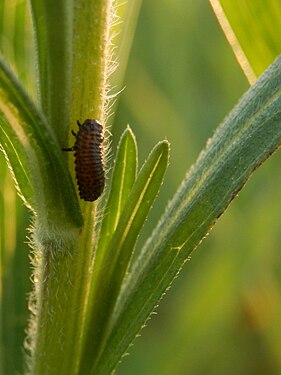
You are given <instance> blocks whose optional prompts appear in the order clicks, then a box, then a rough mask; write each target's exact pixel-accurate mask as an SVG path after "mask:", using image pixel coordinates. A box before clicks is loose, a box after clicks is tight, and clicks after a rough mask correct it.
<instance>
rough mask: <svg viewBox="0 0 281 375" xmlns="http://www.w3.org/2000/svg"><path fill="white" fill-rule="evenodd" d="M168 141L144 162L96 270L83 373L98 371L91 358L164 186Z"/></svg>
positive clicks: (103, 335) (98, 347)
mask: <svg viewBox="0 0 281 375" xmlns="http://www.w3.org/2000/svg"><path fill="white" fill-rule="evenodd" d="M168 157H169V144H168V142H167V141H163V142H160V143H159V144H158V145H156V146H155V148H154V149H153V150H152V152H151V154H150V155H149V157H148V159H147V161H146V162H145V164H144V165H143V167H142V169H141V171H140V173H139V175H138V177H137V179H136V182H135V184H134V185H133V188H132V190H131V193H130V194H129V196H128V199H127V201H126V203H125V206H124V209H123V212H122V214H121V216H120V219H119V222H118V226H117V228H116V231H115V233H114V235H113V236H112V239H111V241H110V243H109V245H108V248H107V249H106V253H105V254H104V257H103V261H102V264H101V265H100V267H99V269H98V270H95V269H94V272H93V274H94V278H93V288H92V291H91V294H90V301H91V304H92V309H90V313H89V314H90V315H89V317H88V322H87V324H86V327H87V336H86V342H85V349H84V353H83V356H82V361H81V368H80V372H79V373H80V374H85V373H88V372H89V370H90V369H91V371H92V372H91V373H93V374H94V373H95V366H93V362H92V358H96V356H97V355H98V354H99V353H100V351H101V350H102V347H103V345H104V343H105V340H106V335H107V328H108V325H109V324H110V321H111V319H112V310H113V308H114V305H115V302H116V299H117V296H118V293H119V291H120V287H121V284H122V282H123V278H124V275H125V272H126V270H127V268H128V264H129V261H130V259H131V256H132V253H133V250H134V247H135V243H136V241H137V238H138V235H139V232H140V230H141V228H142V226H143V224H144V222H145V220H146V217H147V215H148V212H149V210H150V208H151V206H152V204H153V202H154V200H155V198H156V195H157V193H158V191H159V188H160V186H161V185H162V182H163V178H164V174H165V171H166V169H167V165H168Z"/></svg>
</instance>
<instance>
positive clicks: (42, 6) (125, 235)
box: [0, 0, 281, 375]
mask: <svg viewBox="0 0 281 375" xmlns="http://www.w3.org/2000/svg"><path fill="white" fill-rule="evenodd" d="M116 5H118V4H116V3H115V6H116ZM139 5H140V2H135V4H134V6H132V4H130V5H128V6H126V5H122V6H121V8H119V9H118V14H119V16H122V14H128V15H131V19H129V20H128V19H127V20H126V22H125V23H124V26H123V27H122V26H121V25H120V24H118V23H114V20H115V18H114V17H115V15H114V12H115V9H114V8H113V6H112V2H111V1H106V0H92V1H89V2H86V3H85V2H84V1H82V0H81V1H79V0H78V1H76V2H75V3H74V5H73V7H72V6H69V2H66V1H64V0H60V1H59V2H56V4H55V6H54V5H53V6H50V4H49V2H47V1H46V0H38V1H31V7H32V13H33V17H34V22H33V24H34V32H35V38H34V39H35V45H36V51H38V69H37V72H38V81H39V87H38V89H39V91H38V94H37V98H38V99H37V100H34V99H32V97H34V95H33V94H32V93H33V90H32V85H31V86H28V84H26V85H25V88H23V86H22V85H21V84H20V83H19V79H21V80H22V82H24V84H25V78H22V77H24V73H23V71H21V70H20V69H18V68H17V63H15V67H16V69H15V71H17V73H18V77H19V78H16V76H15V73H14V72H12V71H11V70H10V69H8V68H7V64H6V63H4V62H2V63H1V65H0V93H1V98H0V110H1V116H0V120H1V121H0V125H1V126H0V130H1V133H0V140H1V147H2V148H3V151H4V153H5V155H6V158H7V159H8V162H9V165H10V168H11V169H12V171H13V174H14V178H15V180H16V183H17V187H18V190H19V191H20V195H21V197H22V198H23V201H24V203H25V204H26V205H27V206H28V207H29V208H31V209H32V213H33V215H34V219H33V222H34V227H33V229H32V230H33V233H32V239H31V241H32V246H33V257H32V262H33V266H34V276H33V280H34V291H33V294H32V297H31V300H30V306H31V310H32V316H31V320H30V325H29V331H28V338H27V347H28V349H29V351H30V356H29V358H28V370H29V373H30V374H34V375H35V374H36V375H37V374H46V375H47V374H51V375H56V374H57V375H62V374H67V375H71V374H73V375H74V374H75V375H77V374H81V375H82V374H83V375H84V374H92V375H98V374H101V375H106V374H110V373H112V371H113V370H114V369H115V367H116V365H117V363H118V362H119V361H120V359H121V357H122V356H123V355H124V354H125V353H126V351H127V349H128V346H129V345H130V344H131V343H132V342H133V340H134V338H135V337H136V336H137V334H138V333H139V331H140V330H141V328H142V327H143V325H144V324H145V322H146V321H147V319H148V318H149V316H150V315H151V313H152V312H153V311H154V309H155V307H156V306H157V305H158V303H159V300H160V299H161V298H162V296H163V294H164V293H165V291H166V290H167V288H168V287H169V286H170V284H171V282H172V281H173V280H174V278H175V276H176V275H177V274H178V272H179V270H180V269H181V268H182V266H183V264H184V263H185V262H186V260H188V259H189V256H190V254H191V252H192V251H193V250H194V249H195V248H196V247H197V245H198V244H199V243H200V242H201V241H202V239H203V238H204V237H205V236H206V235H207V234H208V232H209V230H210V228H211V227H212V226H213V225H214V224H215V222H216V221H217V218H218V217H219V216H220V215H221V214H222V213H223V212H224V210H225V209H226V208H227V207H228V205H229V203H230V202H231V201H232V199H233V198H234V197H235V196H236V195H237V193H238V191H240V190H241V188H242V187H243V186H244V184H245V182H246V181H247V179H248V178H249V177H250V175H251V174H252V172H253V171H254V170H256V169H257V167H259V166H260V164H261V163H262V162H263V161H264V160H265V159H266V158H268V157H269V156H270V155H271V154H272V153H273V152H274V151H275V150H276V149H277V148H278V147H279V145H280V144H281V131H280V129H281V127H280V124H281V110H280V108H281V106H280V104H281V103H280V101H281V89H280V88H281V58H278V59H277V60H276V61H275V62H274V64H272V66H271V67H270V68H269V69H268V70H267V71H266V72H265V73H264V74H263V75H262V76H261V77H260V78H259V80H258V81H257V82H256V84H255V85H254V86H253V87H251V88H250V89H249V91H248V92H247V93H246V94H245V95H244V96H243V98H242V99H241V100H240V102H239V103H238V105H237V106H236V107H235V108H234V110H233V111H231V113H230V115H229V116H228V117H227V118H226V120H225V121H224V122H223V123H222V125H221V126H219V127H218V129H217V131H216V132H215V134H214V136H213V137H212V138H211V139H210V140H209V141H208V143H207V146H206V148H205V150H204V151H202V152H201V154H200V156H199V158H198V160H197V162H196V163H195V164H194V166H193V167H192V168H191V170H190V172H188V174H187V175H186V178H185V179H184V181H183V183H182V184H181V186H180V188H179V190H178V192H177V193H176V194H175V195H174V198H173V199H172V200H171V202H170V203H169V205H168V207H167V208H166V211H165V213H164V215H163V216H162V218H161V219H160V221H159V224H158V225H157V226H155V228H154V230H153V233H152V235H151V236H148V235H146V232H144V233H145V237H146V241H145V244H144V245H142V241H143V239H141V241H140V244H139V245H137V241H138V238H139V236H140V233H141V231H142V228H143V226H144V223H145V221H146V219H147V217H148V213H149V211H150V209H151V207H152V205H153V204H154V201H155V198H156V196H157V194H158V192H159V189H160V187H161V185H162V182H163V178H164V175H165V173H166V169H167V165H168V160H169V143H168V142H167V141H162V142H159V143H157V145H156V146H155V147H154V148H153V150H152V151H151V152H150V154H149V156H148V158H147V160H146V161H145V162H144V163H143V165H142V167H141V169H140V171H139V172H138V150H137V142H136V139H135V136H134V134H133V132H132V130H131V129H130V128H129V127H127V129H126V130H125V132H124V133H123V134H122V136H121V138H120V141H119V145H118V148H117V152H116V155H115V161H114V166H113V170H112V173H111V176H110V183H109V184H108V187H107V189H106V192H105V193H104V195H103V197H102V198H101V199H100V201H99V204H96V203H94V204H91V203H85V202H78V200H77V197H76V193H75V189H74V187H73V182H72V179H71V174H72V173H73V172H72V171H73V159H72V158H71V157H70V160H69V166H70V171H71V173H69V171H68V168H67V163H66V158H67V156H68V155H63V153H62V151H61V147H65V146H66V137H67V134H68V133H69V131H70V129H72V128H73V125H74V124H75V121H76V120H77V119H79V120H80V121H83V119H85V118H98V119H99V120H101V121H102V122H103V123H104V122H105V121H106V119H107V116H108V111H109V103H108V92H109V86H108V85H109V82H110V81H109V76H110V74H111V73H112V71H113V68H114V65H115V64H114V61H113V60H114V59H113V58H112V53H113V51H112V48H111V42H112V40H113V39H112V33H113V32H114V33H115V32H118V30H119V31H120V32H121V34H120V37H115V39H114V40H115V41H118V43H120V47H119V49H118V55H119V56H123V61H121V63H123V64H124V65H123V66H125V65H126V58H127V56H128V46H127V45H129V44H130V40H131V38H132V36H131V35H130V37H129V38H128V37H127V36H126V33H125V31H126V30H133V29H134V22H135V15H136V14H137V13H138V9H139ZM149 6H150V7H154V5H153V4H150V5H149ZM4 9H5V6H0V12H1V14H4V13H5V12H4ZM55 9H56V11H54V10H55ZM15 10H16V11H15V14H16V16H14V19H15V20H18V25H17V27H15V28H14V29H15V33H14V35H15V38H14V43H13V45H14V46H15V47H14V48H15V50H16V51H17V53H18V54H19V55H20V56H25V54H26V50H24V52H22V53H21V52H20V51H19V49H18V47H17V46H22V43H20V40H21V38H20V25H22V27H23V28H24V27H25V26H26V24H27V20H28V19H29V22H30V18H29V14H28V12H27V13H26V11H27V10H26V8H25V6H23V3H21V2H20V1H19V2H18V6H17V7H16V9H15ZM172 10H173V11H172ZM177 11H179V12H181V8H180V6H179V4H177V5H173V6H171V11H170V12H167V14H168V13H169V14H168V19H169V20H172V19H173V16H176V12H177ZM173 12H174V13H173ZM152 13H153V12H152ZM152 13H151V12H150V13H149V14H152ZM93 15H94V16H93ZM42 19H43V20H44V22H42ZM175 19H178V17H175ZM93 20H94V21H95V22H93ZM1 22H2V23H1ZM1 22H0V29H1V30H4V29H5V27H4V26H5V25H3V17H2V19H1ZM145 27H147V24H146V23H145ZM111 28H112V30H111ZM110 30H111V31H110ZM143 31H144V32H143V34H142V37H144V38H145V31H146V32H147V35H148V38H149V39H150V38H152V37H154V36H155V35H156V34H157V33H151V30H149V29H148V28H147V30H146V28H144V29H143ZM3 33H4V31H3ZM157 35H158V34H157ZM180 35H181V34H180V33H178V34H177V38H176V39H177V40H178V38H179V36H180ZM167 37H168V36H167ZM124 40H127V42H126V43H124ZM163 40H165V42H164V44H163V46H164V51H165V54H166V53H167V51H166V48H167V38H164V39H163ZM175 45H176V43H175ZM126 46H127V47H126ZM156 46H157V48H158V54H159V56H161V46H160V44H156ZM126 48H127V49H126ZM1 49H2V51H3V52H4V48H3V46H2V47H1ZM139 51H141V53H142V52H143V51H142V49H139ZM3 55H4V56H5V58H6V60H7V61H11V60H12V59H11V58H10V57H8V55H7V54H5V53H3ZM170 56H172V54H171V55H170ZM15 61H17V62H19V57H17V54H15ZM22 61H23V62H24V64H25V61H26V60H25V58H23V60H22ZM182 61H184V60H182ZM58 65H59V66H58ZM195 65H196V64H195ZM26 66H28V64H27V65H26ZM138 72H141V73H142V74H135V75H134V79H136V80H138V84H139V85H140V86H139V87H141V88H142V87H145V86H142V85H144V84H145V83H146V84H147V82H149V79H148V76H147V75H146V73H145V72H144V71H142V70H141V69H140V70H139V71H138ZM157 72H158V73H159V75H161V69H158V68H157ZM33 74H34V71H32V69H31V70H30V72H29V77H32V75H33ZM122 76H123V71H122V69H121V73H120V76H118V75H115V76H113V78H112V80H111V82H115V84H117V86H118V88H119V87H120V85H121V82H122ZM169 78H170V77H167V75H166V77H165V79H166V82H168V79H169ZM175 80H176V77H175V76H174V77H173V78H171V85H173V84H174V81H175ZM163 82H164V80H163ZM150 83H151V82H150ZM184 86H185V85H184ZM58 87H59V90H58V89H57V88H58ZM147 87H148V88H149V89H148V90H146V91H141V90H139V93H137V94H138V95H140V94H141V96H140V97H139V98H138V97H137V94H136V95H133V100H132V98H131V97H130V89H128V90H127V92H129V95H128V94H127V95H128V97H129V98H128V99H127V100H129V103H130V104H131V106H130V108H132V110H135V113H136V114H139V116H140V117H139V118H141V119H142V120H145V119H148V118H149V113H152V112H149V111H148V108H145V109H144V110H143V109H142V105H143V103H147V104H148V107H150V109H151V110H152V108H153V107H155V109H156V108H157V110H156V112H157V113H156V115H155V118H153V122H152V124H153V126H155V128H156V127H157V126H158V124H160V125H161V126H162V125H163V127H164V126H165V123H167V118H168V119H170V120H169V121H168V126H167V129H168V128H169V129H171V130H172V131H173V133H177V132H176V131H175V129H176V128H174V126H175V123H176V122H177V120H178V118H177V116H174V113H175V112H174V111H173V109H172V108H171V107H172V106H171V105H170V103H169V101H168V100H163V97H162V96H161V92H160V90H158V91H157V90H156V89H155V86H153V85H150V86H149V85H148V86H147ZM148 94H149V95H148ZM180 95H181V100H183V102H182V103H184V104H185V100H186V99H185V94H184V92H183V93H181V94H180ZM202 95H204V94H202ZM208 95H209V92H208ZM208 99H209V97H208ZM206 106H208V104H207V101H206ZM137 107H138V108H137ZM118 120H119V119H118V118H117V122H116V123H118ZM143 122H144V123H145V121H143ZM184 122H186V119H184ZM133 123H134V122H133ZM123 127H124V126H123V124H122V128H123ZM163 129H164V128H163ZM163 129H162V130H163ZM158 132H159V130H157V133H158ZM113 134H114V139H113V140H114V142H116V136H115V133H114V132H113ZM157 136H158V135H157ZM180 138H181V137H180V136H179V144H181V145H182V146H184V147H183V148H178V147H177V148H178V149H180V150H184V152H186V149H187V146H186V144H185V138H183V137H182V139H180ZM140 140H141V137H140ZM181 142H182V143H181ZM140 144H141V147H139V151H140V153H143V152H144V151H143V144H142V143H140ZM145 146H147V145H145ZM177 151H178V150H176V152H177ZM181 152H182V151H181ZM181 158H182V155H181ZM108 165H110V164H109V161H107V166H108ZM5 176H6V174H5V173H4V172H2V171H1V174H0V177H1V178H6V177H5ZM5 191H7V189H6V190H5V189H2V190H1V196H0V197H1V201H0V203H1V205H0V208H1V215H2V217H1V219H2V218H3V219H4V218H5V220H7V216H8V215H7V207H9V206H8V205H7V197H6V194H5ZM156 204H157V203H156ZM158 216H159V215H158ZM2 222H3V221H1V223H2ZM151 227H152V225H151ZM0 228H1V252H3V253H4V254H6V253H5V249H6V248H7V249H10V247H9V246H8V244H9V242H8V240H7V239H8V237H9V232H8V231H7V227H5V226H3V225H1V227H0ZM2 233H3V234H4V235H5V237H4V236H3V237H2ZM14 250H15V247H13V251H14ZM25 260H26V259H25ZM1 263H2V264H1V266H2V268H5V272H7V274H5V277H3V280H4V282H5V285H4V286H5V288H7V286H6V285H7V283H8V280H12V278H11V277H9V276H10V275H12V273H13V272H15V269H14V268H12V267H10V266H11V265H12V266H13V261H12V258H11V259H10V258H9V257H7V255H5V257H4V258H3V260H1ZM17 264H18V263H16V262H15V263H14V266H16V265H17ZM225 268H226V269H225ZM211 269H212V270H213V273H214V275H215V276H216V277H215V276H214V279H213V280H214V282H213V284H214V285H215V286H217V285H218V280H219V279H218V274H219V275H221V274H222V275H224V277H227V276H226V275H227V272H226V271H227V270H228V271H229V272H231V266H230V264H229V265H228V267H225V264H223V263H220V262H216V264H215V263H213V264H212V266H211ZM204 270H205V274H207V270H208V267H207V266H205V268H204ZM234 274H235V272H234ZM7 275H8V277H7ZM201 279H202V278H201ZM229 279H230V277H229ZM197 281H198V282H197V283H196V284H195V285H200V283H199V280H197ZM195 285H193V283H192V286H193V288H195V290H196V286H195ZM225 290H226V288H225V289H224V291H225ZM19 291H21V288H19V289H18V292H19ZM195 294H196V293H195ZM224 297H225V299H227V294H226V293H224ZM194 300H195V302H197V305H196V303H195V304H194V306H193V307H192V311H197V315H198V316H199V318H198V320H196V319H195V322H196V324H195V326H198V325H199V326H200V325H201V324H203V326H204V327H205V329H206V331H208V327H210V325H208V322H209V320H208V319H207V318H206V317H205V315H204V314H202V311H203V312H204V313H205V311H206V310H207V309H208V304H206V305H204V301H203V299H202V298H200V293H199V295H198V293H197V300H198V301H196V298H195V297H194V298H193V301H194ZM7 301H8V302H9V301H12V298H11V297H10V296H9V294H8V293H7V292H5V293H4V294H3V302H7ZM198 306H199V307H198ZM196 308H197V310H196ZM1 310H2V311H1V313H2V314H3V312H4V313H5V316H7V313H8V312H9V306H5V307H4V308H3V307H2V306H1ZM177 310H181V309H177ZM207 311H208V310H207ZM194 314H195V313H194ZM3 315H4V314H3ZM203 315H204V316H203ZM207 315H211V313H210V312H209V311H208V314H207ZM219 317H220V319H221V320H220V322H221V325H222V326H223V317H224V315H223V313H221V314H220V315H219ZM183 320H184V319H183ZM175 321H176V320H175ZM190 321H192V316H191V317H190ZM205 321H206V323H205ZM3 322H4V324H6V325H7V327H10V326H11V323H10V322H9V320H8V319H5V320H3ZM204 323H205V325H204ZM184 326H185V324H183V321H181V327H184ZM7 327H5V328H4V331H3V332H4V334H3V339H4V341H5V343H8V347H7V348H5V352H4V357H3V361H1V365H2V366H3V371H4V372H5V373H6V374H7V375H8V374H9V375H10V374H13V373H15V372H16V371H17V372H19V371H21V369H20V365H19V363H20V359H19V353H17V354H16V356H17V360H16V363H17V364H16V365H15V367H13V365H11V364H10V363H9V356H8V355H7V353H8V351H9V354H10V353H12V352H13V346H14V345H15V343H14V341H13V340H8V339H7V332H8V330H7ZM272 331H273V330H272ZM208 332H210V331H208ZM171 336H172V335H171ZM175 337H176V335H175ZM194 337H195V338H196V337H197V336H196V335H195V336H194ZM194 337H193V338H194ZM176 340H178V338H177V337H176V338H175V339H174V342H175V341H176ZM206 342H207V341H206ZM5 343H4V344H5ZM159 344H160V345H159V346H161V345H162V346H164V342H161V343H159ZM187 347H189V349H188V350H189V354H190V355H191V353H192V345H189V346H188V344H187ZM276 347H277V346H276ZM164 351H165V348H164ZM0 352H1V353H2V352H3V351H0ZM199 354H200V351H199ZM201 354H202V357H203V356H204V353H201ZM10 355H11V354H10ZM196 355H197V357H198V353H193V354H192V355H191V358H193V361H194V363H195V359H194V358H196ZM277 357H278V356H277ZM191 358H190V360H189V362H190V363H191V362H192V361H191ZM1 360H2V358H1ZM167 360H168V361H169V366H168V367H167V366H166V367H165V365H164V364H162V365H161V363H165V360H162V361H161V360H160V363H158V373H159V374H160V373H161V375H163V374H165V373H167V374H171V373H173V374H177V373H181V370H180V365H178V363H180V362H178V363H176V361H173V360H172V358H171V355H167ZM155 363H156V361H155ZM198 363H199V365H200V366H201V368H202V366H203V363H205V362H204V361H203V362H202V361H199V362H198ZM206 363H207V362H206ZM200 366H199V367H200ZM206 366H207V368H208V365H206ZM137 368H138V370H140V371H142V366H137ZM194 368H196V366H195V365H194ZM149 369H150V370H151V368H150V367H149ZM0 370H2V368H0ZM135 370H136V371H137V369H136V368H135ZM135 370H133V371H131V373H132V372H133V373H135ZM150 370H149V371H150ZM143 371H144V372H143V373H148V371H147V370H143ZM150 372H151V371H150ZM152 372H153V373H155V374H156V373H157V367H156V370H155V371H152ZM198 372H200V370H198ZM184 373H185V371H184ZM191 373H196V371H192V372H191Z"/></svg>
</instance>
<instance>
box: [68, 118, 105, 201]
mask: <svg viewBox="0 0 281 375" xmlns="http://www.w3.org/2000/svg"><path fill="white" fill-rule="evenodd" d="M77 124H78V126H79V130H78V132H77V134H76V133H75V132H74V131H72V134H73V135H74V137H75V138H76V141H75V143H74V146H73V147H71V148H63V151H75V153H74V157H75V164H76V167H75V171H76V179H77V184H78V188H79V195H80V198H81V199H84V200H85V201H89V202H92V201H95V200H96V199H98V198H99V196H100V195H101V194H102V192H103V189H104V185H105V176H104V162H103V146H102V143H103V127H102V125H101V124H100V123H99V122H98V121H97V120H89V119H88V120H85V121H84V122H83V124H80V123H79V121H77Z"/></svg>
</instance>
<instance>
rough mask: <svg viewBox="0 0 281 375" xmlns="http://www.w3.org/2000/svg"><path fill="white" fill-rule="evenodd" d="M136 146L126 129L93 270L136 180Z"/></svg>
mask: <svg viewBox="0 0 281 375" xmlns="http://www.w3.org/2000/svg"><path fill="white" fill-rule="evenodd" d="M137 164H138V158H137V144H136V139H135V137H134V134H133V133H132V131H131V129H130V128H129V127H128V128H127V129H126V130H125V132H124V133H123V135H122V137H121V139H120V143H119V145H118V148H117V154H116V159H115V163H114V169H113V173H112V177H111V188H110V192H109V196H108V200H107V204H106V206H105V209H104V214H105V215H104V218H103V221H102V224H101V230H100V234H99V242H98V245H97V250H96V254H95V268H96V269H98V268H99V264H100V262H101V259H102V257H103V255H104V251H105V250H106V248H107V246H108V243H109V242H110V240H111V238H112V235H113V233H114V232H115V230H116V227H117V225H118V223H119V219H120V216H121V214H122V211H123V209H124V205H125V203H126V202H127V199H128V196H129V194H130V192H131V190H132V186H133V184H134V182H135V179H136V173H137Z"/></svg>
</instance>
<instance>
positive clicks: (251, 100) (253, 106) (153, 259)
mask: <svg viewBox="0 0 281 375" xmlns="http://www.w3.org/2000/svg"><path fill="white" fill-rule="evenodd" d="M280 144H281V58H280V57H279V58H278V59H277V60H276V61H275V62H274V64H272V65H271V66H270V68H269V69H268V70H267V71H266V72H265V73H264V74H263V75H262V76H261V77H260V78H259V79H258V80H257V82H256V84H255V85H253V86H252V87H251V88H250V90H249V91H248V92H247V93H246V94H245V95H244V96H243V97H242V99H241V101H240V102H239V103H238V105H237V106H236V107H235V108H234V109H233V111H232V112H231V113H230V115H229V116H228V117H227V118H226V120H225V121H224V122H223V124H222V125H221V126H219V128H218V129H217V131H216V132H215V134H214V136H213V137H212V138H211V139H210V140H209V141H208V142H207V146H206V149H205V150H204V151H203V152H202V153H201V155H200V156H199V158H198V160H197V162H196V163H195V165H194V166H193V168H192V169H191V170H190V172H189V173H188V174H187V176H186V178H185V180H184V181H183V183H182V185H181V186H180V188H179V190H178V192H177V194H176V195H175V197H174V198H173V200H172V201H171V203H170V204H169V206H168V208H167V210H166V212H165V214H164V215H163V217H162V219H161V221H160V222H159V224H158V226H157V227H156V229H155V231H154V232H153V234H152V237H151V238H150V239H149V240H148V241H147V243H146V245H145V246H144V248H143V250H142V252H141V254H140V256H139V258H138V260H137V261H136V262H135V263H134V265H133V267H132V269H131V271H130V273H129V274H128V276H127V277H126V280H125V281H124V283H123V287H122V290H121V293H120V295H119V298H118V301H117V304H116V306H115V309H114V311H113V314H112V317H113V319H112V321H111V326H110V327H109V328H108V332H110V335H109V338H108V340H107V342H106V344H105V347H104V350H103V353H101V354H100V358H99V363H97V365H96V367H95V375H101V374H109V373H111V371H112V370H113V369H114V367H115V366H116V363H117V362H118V361H119V360H120V358H121V356H122V354H124V352H125V351H126V350H127V348H128V346H129V344H130V343H131V341H132V340H133V339H134V338H135V336H136V335H137V333H138V332H139V331H140V329H141V327H143V325H144V323H145V321H146V320H147V319H148V317H149V315H150V314H151V312H152V311H153V309H154V308H155V306H157V304H158V303H159V300H160V299H161V297H162V295H163V293H164V292H165V290H166V289H167V288H168V287H169V286H170V284H171V282H172V281H173V279H174V278H175V276H176V275H177V273H178V272H179V270H180V269H181V267H182V266H183V264H184V263H185V262H186V261H187V260H188V257H189V256H190V254H191V252H192V251H193V250H194V249H195V248H196V247H197V246H198V244H199V243H200V242H201V241H202V239H203V238H204V237H205V236H206V235H207V233H208V232H209V231H210V229H211V228H212V226H213V225H214V224H215V222H216V220H217V219H218V218H219V216H220V215H221V214H222V213H223V212H224V210H225V209H226V208H227V206H228V205H229V204H230V202H231V201H232V199H234V197H235V196H236V195H237V193H238V192H239V191H240V190H241V188H242V187H243V186H244V184H245V183H246V181H247V179H248V178H249V177H250V175H251V174H252V173H253V172H254V171H255V169H256V168H258V167H259V166H260V164H262V163H263V162H264V161H265V160H266V159H267V158H268V157H269V156H270V155H271V154H272V153H273V152H274V151H275V150H276V149H277V148H278V147H279V146H280Z"/></svg>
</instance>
